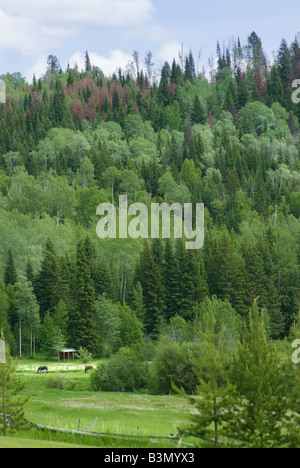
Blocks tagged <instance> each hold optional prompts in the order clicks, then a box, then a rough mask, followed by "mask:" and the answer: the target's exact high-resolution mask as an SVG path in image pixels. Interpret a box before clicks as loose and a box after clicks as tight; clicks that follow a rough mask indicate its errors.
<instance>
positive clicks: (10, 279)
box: [4, 247, 18, 286]
mask: <svg viewBox="0 0 300 468" xmlns="http://www.w3.org/2000/svg"><path fill="white" fill-rule="evenodd" d="M17 280H18V277H17V270H16V267H15V262H14V258H13V254H12V250H11V248H10V247H9V249H8V253H7V262H6V268H5V272H4V282H5V284H6V285H7V286H8V285H9V284H11V285H12V286H14V285H15V284H16V282H17Z"/></svg>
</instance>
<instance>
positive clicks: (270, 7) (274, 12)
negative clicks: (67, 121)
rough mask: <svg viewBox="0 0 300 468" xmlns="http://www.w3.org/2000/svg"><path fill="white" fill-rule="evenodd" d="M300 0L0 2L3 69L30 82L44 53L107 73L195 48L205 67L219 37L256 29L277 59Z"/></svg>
mask: <svg viewBox="0 0 300 468" xmlns="http://www.w3.org/2000/svg"><path fill="white" fill-rule="evenodd" d="M299 11H300V7H299V0H297V1H296V0H287V1H286V2H283V1H282V0H280V1H277V0H273V1H271V0H252V1H241V0H228V1H226V0H225V1H224V0H223V1H221V0H214V1H210V2H209V1H208V0H206V1H202V0H200V1H199V0H198V1H196V0H181V1H179V0H51V1H50V0H26V1H24V0H0V74H2V73H6V72H14V71H20V72H22V74H23V75H24V76H26V78H28V79H29V80H31V79H32V76H33V73H36V75H37V76H40V75H41V74H42V73H44V71H45V64H46V59H47V56H48V55H49V54H50V53H52V54H55V55H57V56H58V58H59V59H60V61H61V64H62V67H63V68H65V67H66V65H67V63H68V62H70V63H71V65H73V64H74V63H75V62H76V63H78V65H79V67H81V66H82V65H83V56H84V53H85V51H86V50H88V51H89V53H90V56H91V60H92V62H93V63H94V64H95V65H98V66H100V67H101V68H102V69H103V70H104V72H105V73H113V72H114V71H115V69H116V67H117V66H121V67H122V68H125V67H126V66H127V64H128V62H129V61H130V59H131V55H132V52H133V50H138V51H139V52H140V57H141V61H142V62H143V59H144V56H145V53H146V51H147V50H149V49H150V50H152V51H153V53H154V58H155V62H156V66H157V69H158V70H159V67H160V66H161V64H162V63H163V61H164V60H169V61H171V60H172V58H173V57H175V58H176V59H177V58H178V51H179V48H180V45H181V44H182V43H183V44H184V47H185V49H186V50H188V49H191V50H192V51H193V53H194V56H195V59H197V57H198V54H199V51H200V49H201V62H199V63H200V65H201V68H202V66H204V67H205V68H206V69H207V68H208V58H209V57H210V56H212V55H215V49H216V42H217V40H219V41H220V43H221V44H223V43H224V44H226V45H227V44H228V43H229V42H230V41H231V40H232V39H233V38H237V37H238V36H239V37H240V38H241V42H242V43H245V42H246V40H247V37H248V35H249V34H250V33H251V32H252V31H253V30H255V31H256V32H257V34H258V35H259V36H260V37H261V39H262V41H263V46H264V49H265V51H266V53H267V55H268V57H269V59H272V52H273V51H276V50H277V49H278V48H279V45H280V42H281V39H282V38H285V39H286V40H287V41H288V42H289V43H290V42H291V41H293V39H294V37H295V35H296V33H297V32H298V31H300V21H299Z"/></svg>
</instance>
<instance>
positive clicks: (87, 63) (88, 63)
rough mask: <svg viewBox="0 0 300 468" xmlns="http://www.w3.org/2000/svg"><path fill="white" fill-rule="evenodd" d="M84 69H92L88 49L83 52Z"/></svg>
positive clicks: (87, 70)
mask: <svg viewBox="0 0 300 468" xmlns="http://www.w3.org/2000/svg"><path fill="white" fill-rule="evenodd" d="M85 71H86V72H87V73H89V72H91V71H92V65H91V60H90V56H89V53H88V51H86V53H85Z"/></svg>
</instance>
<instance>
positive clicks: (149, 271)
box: [138, 243, 165, 334]
mask: <svg viewBox="0 0 300 468" xmlns="http://www.w3.org/2000/svg"><path fill="white" fill-rule="evenodd" d="M139 272H140V273H139V277H138V279H139V281H140V283H141V285H142V288H143V297H144V304H145V308H146V317H145V328H146V331H147V333H148V334H151V333H157V330H158V328H157V327H158V325H159V323H160V322H161V321H162V320H164V317H165V302H164V300H165V291H164V286H163V282H162V273H161V271H160V269H159V267H158V266H157V265H156V263H155V261H154V259H153V255H152V252H151V248H150V245H149V244H148V243H145V245H144V250H143V253H142V255H141V263H140V267H139Z"/></svg>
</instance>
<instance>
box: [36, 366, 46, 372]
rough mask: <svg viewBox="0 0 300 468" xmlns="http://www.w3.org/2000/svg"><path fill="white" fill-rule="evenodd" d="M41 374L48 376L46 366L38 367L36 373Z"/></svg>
mask: <svg viewBox="0 0 300 468" xmlns="http://www.w3.org/2000/svg"><path fill="white" fill-rule="evenodd" d="M42 372H46V373H47V374H48V367H46V366H41V367H39V368H38V371H37V373H38V374H41V373H42Z"/></svg>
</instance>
